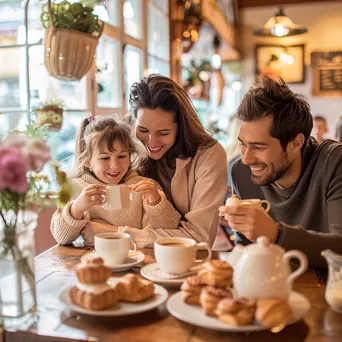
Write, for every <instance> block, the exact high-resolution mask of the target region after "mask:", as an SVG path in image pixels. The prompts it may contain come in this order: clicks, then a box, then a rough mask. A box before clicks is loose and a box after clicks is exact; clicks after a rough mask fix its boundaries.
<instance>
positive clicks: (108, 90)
mask: <svg viewBox="0 0 342 342" xmlns="http://www.w3.org/2000/svg"><path fill="white" fill-rule="evenodd" d="M96 66H97V74H96V83H97V91H98V94H97V106H98V107H100V108H118V107H120V105H121V101H120V100H121V96H120V94H121V91H120V44H119V43H118V42H116V41H114V40H112V39H110V38H108V37H102V39H101V40H100V42H99V45H98V47H97V51H96Z"/></svg>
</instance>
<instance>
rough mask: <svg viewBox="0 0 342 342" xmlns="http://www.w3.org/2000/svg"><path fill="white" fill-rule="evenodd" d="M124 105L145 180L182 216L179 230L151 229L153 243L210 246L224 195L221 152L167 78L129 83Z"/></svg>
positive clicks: (182, 94)
mask: <svg viewBox="0 0 342 342" xmlns="http://www.w3.org/2000/svg"><path fill="white" fill-rule="evenodd" d="M129 103H130V106H131V115H132V119H134V120H135V122H134V125H135V132H136V136H137V138H138V139H139V140H140V141H141V142H142V143H143V144H144V145H145V147H146V150H147V153H148V156H149V158H148V165H147V169H146V176H148V177H150V178H153V179H154V180H156V181H158V182H159V183H160V184H161V186H162V187H163V189H164V191H165V194H166V196H167V198H168V199H169V201H171V203H173V204H174V206H175V208H176V209H177V210H178V211H179V212H180V213H181V214H182V219H181V222H180V225H179V229H158V228H157V229H153V234H154V236H153V238H152V240H155V239H157V238H159V237H167V236H182V237H190V238H193V239H195V240H197V241H200V242H208V243H209V244H211V245H212V244H213V242H214V240H215V237H216V232H217V226H218V221H219V216H218V207H219V206H220V205H221V204H222V202H223V200H224V196H225V194H226V190H227V157H226V152H225V150H224V149H223V147H222V146H221V145H220V144H219V143H218V142H217V141H216V140H215V139H214V138H213V137H212V136H211V135H209V134H208V133H207V132H206V131H205V129H204V128H203V126H202V124H201V123H200V121H199V119H198V117H197V114H196V112H195V109H194V107H193V105H192V103H191V101H190V99H189V97H188V96H187V94H186V92H185V91H184V90H183V89H182V88H181V87H180V86H179V85H178V84H176V83H175V82H174V81H172V80H171V79H169V78H167V77H164V76H160V75H150V76H149V77H148V78H145V79H142V80H141V81H140V82H137V83H134V84H133V86H132V87H131V94H130V99H129ZM133 235H134V234H133ZM146 241H151V235H149V237H148V239H147V240H146ZM147 245H148V244H146V246H147Z"/></svg>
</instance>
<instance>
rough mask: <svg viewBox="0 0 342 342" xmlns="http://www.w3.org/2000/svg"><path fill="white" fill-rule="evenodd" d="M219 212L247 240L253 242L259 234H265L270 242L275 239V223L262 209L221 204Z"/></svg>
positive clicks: (276, 235) (276, 230) (273, 241)
mask: <svg viewBox="0 0 342 342" xmlns="http://www.w3.org/2000/svg"><path fill="white" fill-rule="evenodd" d="M219 212H220V215H221V216H224V218H225V219H226V220H227V221H228V223H229V227H230V228H231V229H234V230H236V231H238V232H240V233H242V234H243V235H244V236H245V237H246V238H247V239H248V240H250V241H252V242H255V241H256V239H257V238H258V237H259V236H266V237H267V238H269V239H270V241H271V242H272V243H275V242H276V241H277V237H278V227H277V224H276V223H275V222H274V221H273V220H272V218H271V217H270V216H269V215H268V214H267V213H266V212H265V211H264V210H261V209H256V208H252V207H248V206H222V207H220V208H219Z"/></svg>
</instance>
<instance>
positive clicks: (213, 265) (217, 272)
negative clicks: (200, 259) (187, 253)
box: [198, 260, 233, 288]
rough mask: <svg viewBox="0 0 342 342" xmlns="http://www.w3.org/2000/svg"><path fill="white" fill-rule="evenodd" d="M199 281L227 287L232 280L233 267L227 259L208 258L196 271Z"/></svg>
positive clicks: (230, 284)
mask: <svg viewBox="0 0 342 342" xmlns="http://www.w3.org/2000/svg"><path fill="white" fill-rule="evenodd" d="M198 276H199V278H200V279H201V281H202V282H203V283H205V284H207V285H210V286H214V287H222V288H225V287H229V286H232V282H233V268H232V266H231V265H230V264H228V262H227V261H223V260H210V261H207V262H206V263H204V264H203V268H202V269H201V270H200V271H199V272H198Z"/></svg>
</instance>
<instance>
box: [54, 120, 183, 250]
mask: <svg viewBox="0 0 342 342" xmlns="http://www.w3.org/2000/svg"><path fill="white" fill-rule="evenodd" d="M133 139H134V138H133V137H131V135H130V127H129V126H126V125H125V124H124V123H118V122H116V121H115V120H114V119H113V118H108V117H107V118H94V117H88V118H85V119H83V120H82V122H81V126H80V129H79V132H78V134H77V138H76V158H75V165H74V170H73V174H72V176H73V186H74V191H75V194H77V196H75V199H74V200H73V201H71V202H69V203H68V204H67V205H66V206H65V207H64V208H62V209H57V210H56V212H55V213H54V215H53V217H52V221H51V232H52V235H53V236H54V238H55V239H56V241H57V242H58V243H59V244H62V245H64V244H69V243H71V242H72V241H74V240H75V239H76V238H77V237H78V236H79V235H80V234H81V235H82V236H83V238H84V242H85V244H86V245H89V244H93V241H94V235H95V234H96V233H98V232H103V231H118V230H119V231H121V230H123V229H124V230H125V231H127V232H128V233H132V234H131V235H133V237H134V238H135V240H136V242H137V244H138V247H139V248H142V247H145V246H146V245H151V241H154V233H153V230H154V229H157V228H158V229H160V228H161V229H173V228H175V229H176V228H178V225H179V221H180V214H179V213H178V212H177V211H176V210H175V209H174V207H173V206H172V204H171V203H170V202H169V201H168V200H167V199H166V196H165V194H164V193H163V191H162V190H161V187H160V185H159V184H157V183H156V182H155V181H152V180H151V179H148V178H144V177H141V176H139V175H138V173H137V171H136V170H138V169H139V166H140V165H141V160H142V154H140V153H139V151H138V146H139V143H135V141H134V140H133ZM115 184H127V185H130V190H131V195H132V196H131V205H130V207H129V208H128V209H125V210H120V211H107V210H105V209H104V208H103V207H102V205H103V203H102V202H103V195H105V194H106V186H107V185H115ZM90 220H91V221H92V225H89V221H90ZM96 222H99V223H98V225H97V224H96ZM104 223H105V224H104ZM123 226H125V227H123Z"/></svg>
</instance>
